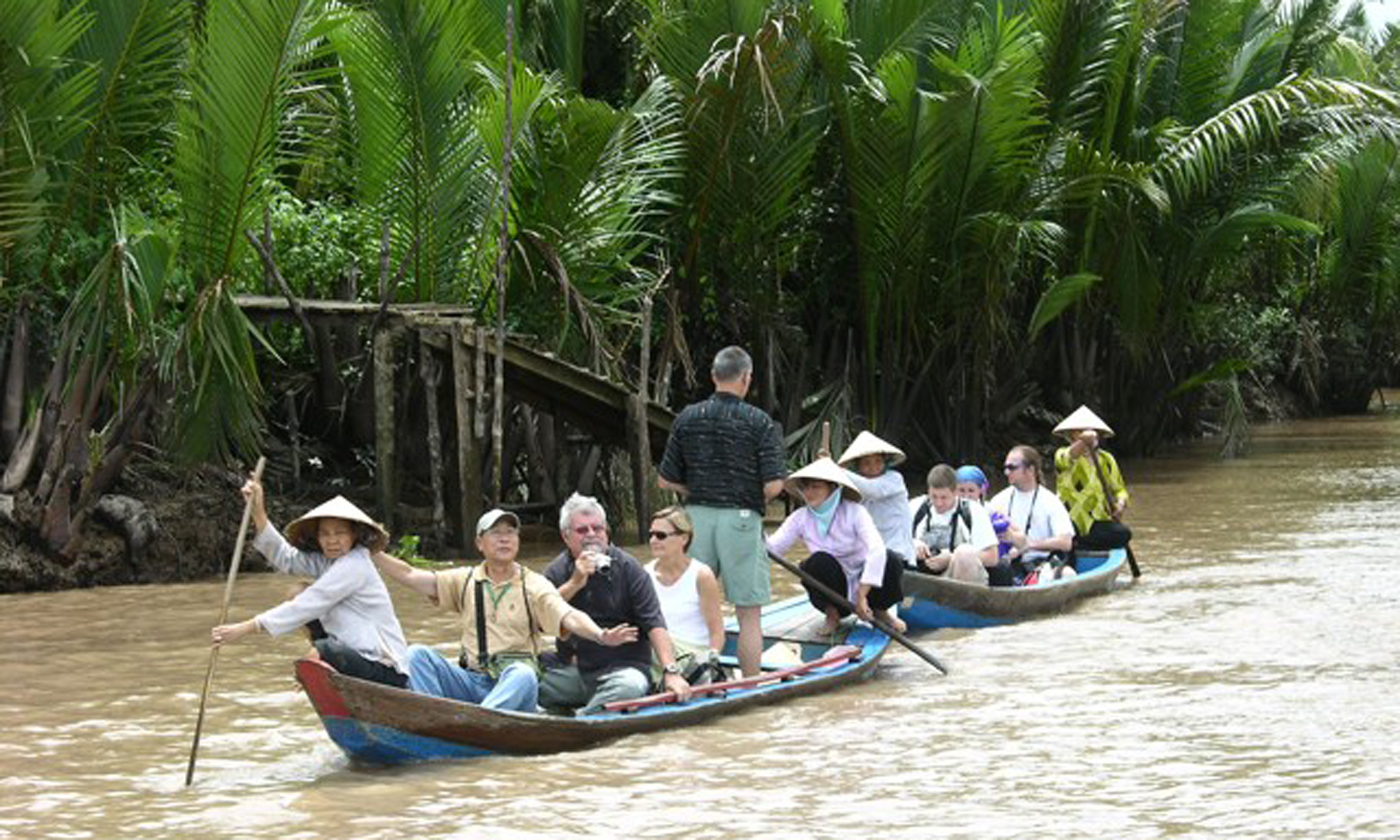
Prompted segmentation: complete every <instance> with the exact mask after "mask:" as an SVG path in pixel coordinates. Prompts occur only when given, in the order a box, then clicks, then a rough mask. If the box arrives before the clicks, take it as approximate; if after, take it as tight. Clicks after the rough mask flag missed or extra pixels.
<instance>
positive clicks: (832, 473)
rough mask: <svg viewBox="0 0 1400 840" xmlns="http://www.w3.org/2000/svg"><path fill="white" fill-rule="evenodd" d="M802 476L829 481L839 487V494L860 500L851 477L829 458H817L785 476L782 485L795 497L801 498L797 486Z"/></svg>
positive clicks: (852, 499)
mask: <svg viewBox="0 0 1400 840" xmlns="http://www.w3.org/2000/svg"><path fill="white" fill-rule="evenodd" d="M804 478H817V479H821V480H822V481H830V482H831V483H832V484H835V485H838V486H839V487H840V488H841V495H842V496H845V497H846V498H847V499H849V500H851V501H853V502H859V501H860V491H859V490H857V489H856V486H855V485H854V484H852V483H851V479H850V478H849V477H848V476H847V475H846V471H845V470H843V469H841V468H840V467H839V466H837V464H836V462H835V461H833V460H831V459H830V458H818V459H817V460H815V461H813V462H812V463H810V464H808V465H807V466H805V467H803V468H802V469H800V470H798V471H797V472H795V473H793V474H792V475H790V476H788V477H787V480H786V481H784V482H783V486H784V487H785V488H787V491H788V492H789V493H791V494H793V495H794V496H796V497H797V498H799V499H800V498H802V488H801V487H799V486H798V482H800V481H801V480H802V479H804Z"/></svg>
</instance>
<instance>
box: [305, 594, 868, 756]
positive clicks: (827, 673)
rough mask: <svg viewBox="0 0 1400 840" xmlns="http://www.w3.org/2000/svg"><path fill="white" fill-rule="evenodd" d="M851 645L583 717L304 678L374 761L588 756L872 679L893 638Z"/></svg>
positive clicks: (768, 619) (308, 669) (863, 633)
mask: <svg viewBox="0 0 1400 840" xmlns="http://www.w3.org/2000/svg"><path fill="white" fill-rule="evenodd" d="M804 610H805V611H806V612H807V613H809V614H810V615H809V617H812V616H815V617H816V618H817V620H818V623H819V621H820V616H819V615H817V614H816V613H815V611H814V610H812V609H811V607H810V606H809V605H808V604H807V603H806V599H805V598H799V599H792V601H791V602H781V603H779V604H775V605H773V606H772V607H770V608H769V609H768V610H767V611H765V624H766V625H769V626H772V627H777V626H779V625H780V623H781V622H785V621H786V622H789V623H790V622H791V620H792V619H793V618H794V616H798V615H799V613H801V612H802V611H804ZM769 639H770V640H780V639H781V636H780V634H778V633H776V632H775V633H774V634H772V635H770V636H769ZM843 643H844V645H848V646H852V647H853V648H855V649H856V650H855V651H853V654H854V658H852V659H849V660H843V661H840V662H838V663H836V664H829V665H818V666H815V667H813V666H811V665H799V666H796V669H797V670H800V669H802V668H807V667H810V668H811V670H808V671H806V672H804V673H800V674H795V675H791V676H788V677H785V678H781V679H780V678H779V675H780V674H785V673H787V672H789V671H792V670H794V669H793V668H787V669H785V670H784V669H782V668H781V666H780V668H779V671H778V672H777V673H775V674H770V675H769V678H768V681H766V682H762V683H760V684H756V685H748V686H743V687H737V688H732V689H730V690H728V691H725V692H723V693H718V694H714V695H710V696H704V697H696V698H692V699H691V700H690V701H688V702H686V703H674V702H671V703H661V704H658V705H654V706H650V707H647V708H639V709H636V710H634V711H618V712H604V713H601V714H594V715H588V716H584V717H563V716H556V715H547V714H534V713H530V714H527V713H521V712H505V711H499V710H491V709H483V708H481V707H480V706H477V705H473V704H471V703H462V702H459V701H456V700H448V699H445V698H441V697H429V696H426V695H422V694H415V693H414V692H411V691H406V690H403V689H397V688H392V687H390V686H386V685H380V684H378V683H372V682H367V681H365V680H359V679H356V678H354V677H348V676H345V675H344V674H340V673H338V672H336V671H334V670H333V669H331V668H330V667H329V666H327V665H325V664H324V663H322V662H319V661H312V660H300V661H298V662H297V663H296V675H297V679H298V681H299V682H301V684H302V686H303V687H304V688H305V689H306V693H307V697H308V698H309V699H310V700H311V703H312V705H313V706H314V707H315V709H316V712H317V714H318V715H319V716H320V718H321V722H322V724H323V725H324V726H325V729H326V733H327V734H328V735H329V736H330V737H331V740H332V741H334V742H335V744H336V745H337V746H339V747H340V749H341V750H343V751H344V752H345V754H346V755H348V756H349V757H350V758H352V759H354V760H356V761H364V762H368V763H373V764H402V763H405V762H415V761H430V760H436V759H462V758H473V757H477V756H482V755H490V754H518V755H529V754H541V753H552V752H558V751H562V750H573V749H582V748H586V747H589V746H593V745H595V744H599V743H602V742H605V741H609V740H612V739H615V738H620V737H623V736H626V735H631V734H636V733H641V732H651V731H657V730H661V729H668V728H672V727H676V726H686V725H690V724H693V723H699V722H701V721H705V720H709V719H711V718H715V717H718V716H721V715H725V714H731V713H734V712H737V711H740V710H742V709H745V708H749V707H752V706H758V705H766V704H768V703H775V702H779V701H783V700H787V699H791V698H794V697H800V696H804V695H808V694H815V693H819V692H824V691H830V690H832V689H835V688H838V687H840V686H842V685H845V684H847V683H851V682H854V681H858V680H863V679H866V678H868V677H869V676H870V675H872V674H873V673H874V672H875V669H876V666H877V665H878V664H879V661H880V658H881V657H882V656H883V655H884V653H885V651H886V649H887V648H888V646H889V643H890V640H889V637H888V636H886V635H885V634H884V633H881V632H879V631H878V630H875V629H873V628H869V627H866V626H864V625H857V626H856V627H854V628H852V629H851V630H850V632H849V634H848V635H847V636H846V638H845V639H844V640H843ZM799 645H800V648H801V651H802V653H801V659H802V660H803V662H807V663H811V662H814V661H816V660H818V659H820V658H821V656H822V654H824V653H826V652H827V651H828V650H829V649H831V646H830V645H827V644H817V643H808V642H805V641H804V642H800V643H799Z"/></svg>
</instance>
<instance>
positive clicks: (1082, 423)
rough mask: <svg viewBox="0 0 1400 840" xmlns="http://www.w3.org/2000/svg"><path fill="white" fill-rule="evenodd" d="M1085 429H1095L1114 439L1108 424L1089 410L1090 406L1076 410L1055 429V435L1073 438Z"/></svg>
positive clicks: (1082, 406) (1083, 406)
mask: <svg viewBox="0 0 1400 840" xmlns="http://www.w3.org/2000/svg"><path fill="white" fill-rule="evenodd" d="M1085 429H1093V430H1094V431H1096V432H1098V433H1099V434H1100V435H1102V436H1104V437H1106V438H1108V437H1113V430H1112V429H1110V428H1109V427H1108V424H1107V423H1105V422H1104V421H1102V420H1100V419H1099V416H1098V415H1097V414H1095V413H1094V412H1092V411H1090V410H1089V406H1087V405H1081V406H1080V407H1079V408H1076V409H1075V410H1074V413H1073V414H1071V415H1070V416H1068V417H1066V418H1065V419H1063V420H1061V421H1060V425H1058V426H1056V427H1055V434H1057V435H1064V436H1065V437H1072V436H1073V434H1074V433H1075V432H1082V431H1084V430H1085Z"/></svg>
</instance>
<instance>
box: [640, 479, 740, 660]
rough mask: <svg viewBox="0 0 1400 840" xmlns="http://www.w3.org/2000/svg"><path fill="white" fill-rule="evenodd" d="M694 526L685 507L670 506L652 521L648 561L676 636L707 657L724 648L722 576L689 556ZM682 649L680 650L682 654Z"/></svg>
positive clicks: (678, 643)
mask: <svg viewBox="0 0 1400 840" xmlns="http://www.w3.org/2000/svg"><path fill="white" fill-rule="evenodd" d="M692 533H694V529H693V528H692V527H691V524H690V517H689V516H687V515H686V512H685V510H684V509H683V508H679V507H669V508H666V509H665V510H663V511H660V512H658V513H657V514H656V517H655V518H654V519H652V521H651V553H652V556H653V557H654V558H655V559H654V560H652V561H651V562H650V563H648V564H647V566H646V569H647V572H648V573H649V574H650V575H651V582H652V585H653V586H655V587H656V598H657V600H658V601H660V602H661V613H662V615H664V616H665V617H666V629H667V630H669V631H670V633H671V641H672V642H674V643H675V644H676V646H677V647H678V648H681V649H682V650H689V651H690V652H692V653H694V654H696V656H697V657H698V658H699V659H701V660H702V661H703V660H704V659H706V657H707V654H708V652H711V651H712V652H714V653H716V654H717V653H718V652H719V651H720V650H721V649H722V648H723V647H724V620H723V619H722V618H721V616H720V608H719V601H720V596H719V581H718V580H716V579H715V573H714V572H712V571H710V567H709V566H706V565H705V564H704V563H700V562H698V561H696V560H692V559H691V558H690V557H688V556H687V555H686V549H688V548H690V540H691V534H692ZM679 652H680V650H678V651H677V653H679Z"/></svg>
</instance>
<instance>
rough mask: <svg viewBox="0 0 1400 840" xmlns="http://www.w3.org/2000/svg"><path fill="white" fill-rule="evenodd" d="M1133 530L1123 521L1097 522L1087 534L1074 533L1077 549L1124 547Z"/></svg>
mask: <svg viewBox="0 0 1400 840" xmlns="http://www.w3.org/2000/svg"><path fill="white" fill-rule="evenodd" d="M1132 538H1133V531H1132V529H1131V528H1129V527H1128V526H1127V525H1124V524H1123V523H1121V522H1095V523H1094V524H1093V527H1091V528H1090V529H1089V533H1087V534H1075V535H1074V550H1075V551H1108V550H1109V549H1114V548H1123V547H1124V546H1126V545H1127V544H1128V541H1129V540H1131V539H1132Z"/></svg>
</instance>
